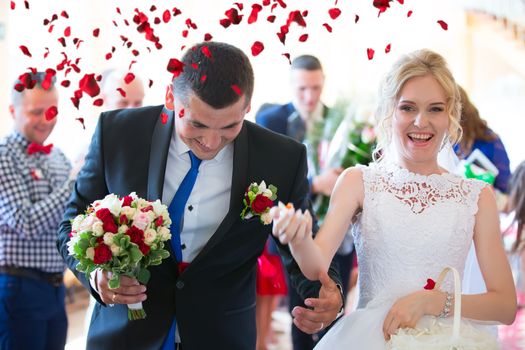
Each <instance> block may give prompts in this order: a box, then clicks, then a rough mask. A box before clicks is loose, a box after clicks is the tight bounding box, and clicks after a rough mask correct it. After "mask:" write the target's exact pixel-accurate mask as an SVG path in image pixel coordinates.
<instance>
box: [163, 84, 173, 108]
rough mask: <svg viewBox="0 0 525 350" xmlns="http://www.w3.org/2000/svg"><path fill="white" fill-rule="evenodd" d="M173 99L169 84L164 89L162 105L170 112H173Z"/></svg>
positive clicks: (171, 87)
mask: <svg viewBox="0 0 525 350" xmlns="http://www.w3.org/2000/svg"><path fill="white" fill-rule="evenodd" d="M174 99H175V97H173V86H172V85H171V84H169V85H168V86H167V87H166V97H165V102H164V105H165V106H166V108H167V109H169V110H170V111H173V110H175V106H174V105H175V103H174Z"/></svg>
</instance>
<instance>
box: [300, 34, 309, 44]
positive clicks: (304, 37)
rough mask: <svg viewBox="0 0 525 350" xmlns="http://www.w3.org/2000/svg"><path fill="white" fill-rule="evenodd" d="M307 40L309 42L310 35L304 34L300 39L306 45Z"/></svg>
mask: <svg viewBox="0 0 525 350" xmlns="http://www.w3.org/2000/svg"><path fill="white" fill-rule="evenodd" d="M306 40H308V34H303V35H301V36H300V37H299V41H300V42H302V43H304V42H305V41H306Z"/></svg>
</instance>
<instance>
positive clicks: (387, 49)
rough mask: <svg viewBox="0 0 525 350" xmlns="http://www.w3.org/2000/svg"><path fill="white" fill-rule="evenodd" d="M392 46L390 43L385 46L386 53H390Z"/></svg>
mask: <svg viewBox="0 0 525 350" xmlns="http://www.w3.org/2000/svg"><path fill="white" fill-rule="evenodd" d="M390 47H391V44H388V45H387V46H386V47H385V53H389V52H390Z"/></svg>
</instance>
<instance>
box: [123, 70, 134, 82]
mask: <svg viewBox="0 0 525 350" xmlns="http://www.w3.org/2000/svg"><path fill="white" fill-rule="evenodd" d="M133 80H135V74H133V73H131V72H129V73H128V74H126V76H125V77H124V82H125V83H126V84H129V83H131V82H132V81H133Z"/></svg>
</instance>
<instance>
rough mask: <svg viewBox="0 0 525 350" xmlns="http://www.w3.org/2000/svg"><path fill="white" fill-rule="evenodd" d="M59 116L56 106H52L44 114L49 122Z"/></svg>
mask: <svg viewBox="0 0 525 350" xmlns="http://www.w3.org/2000/svg"><path fill="white" fill-rule="evenodd" d="M57 114H58V109H57V107H56V106H51V107H49V108H48V109H47V110H46V111H45V112H44V115H45V116H46V120H47V121H50V120H53V119H54V118H55V117H56V116H57Z"/></svg>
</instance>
